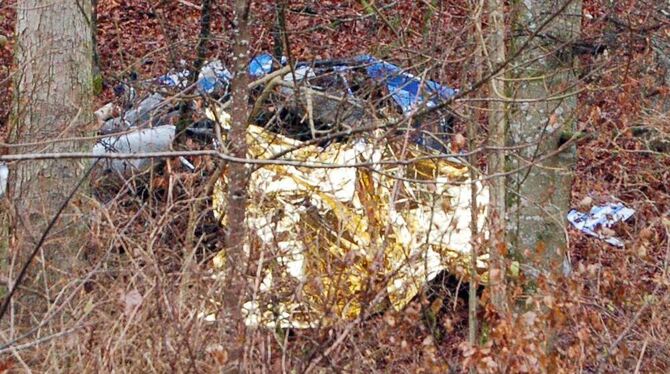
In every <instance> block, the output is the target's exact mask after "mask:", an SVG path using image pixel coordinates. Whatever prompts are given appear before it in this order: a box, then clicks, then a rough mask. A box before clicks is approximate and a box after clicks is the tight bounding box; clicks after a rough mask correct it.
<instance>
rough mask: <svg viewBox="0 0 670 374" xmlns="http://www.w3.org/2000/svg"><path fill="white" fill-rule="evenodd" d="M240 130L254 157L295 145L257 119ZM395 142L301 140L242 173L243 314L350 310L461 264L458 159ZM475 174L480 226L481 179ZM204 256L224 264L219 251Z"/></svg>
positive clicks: (294, 319) (275, 321) (265, 318)
mask: <svg viewBox="0 0 670 374" xmlns="http://www.w3.org/2000/svg"><path fill="white" fill-rule="evenodd" d="M217 118H219V120H220V121H221V118H226V119H227V116H226V114H225V113H219V114H218V115H217ZM221 122H225V121H221ZM224 127H226V126H224ZM247 141H248V144H249V152H248V154H249V157H250V158H253V159H259V160H268V159H271V158H272V157H273V156H274V155H276V154H278V153H280V152H282V151H285V150H287V149H293V148H294V147H296V146H300V145H301V142H299V141H297V140H293V139H290V138H287V137H284V136H281V135H278V134H275V133H271V132H269V131H266V130H265V129H263V128H261V127H257V126H249V128H248V132H247ZM396 143H398V144H395V143H393V142H389V141H386V140H379V139H374V138H369V139H357V140H350V141H348V142H344V143H333V144H330V145H328V146H326V147H325V148H322V147H318V146H313V145H311V146H305V147H303V148H300V149H298V150H295V151H293V152H291V153H289V154H287V155H285V156H283V157H281V158H279V160H284V161H286V160H290V162H292V163H293V164H292V165H279V164H273V165H264V166H262V167H260V168H258V169H257V170H256V171H254V172H253V173H252V174H251V178H250V182H249V190H248V193H249V199H248V208H247V215H246V225H247V228H248V230H249V236H250V238H249V240H248V243H247V250H251V249H253V251H250V252H253V253H256V254H257V256H258V258H259V259H258V261H260V263H261V264H262V271H261V272H260V273H261V278H262V281H261V282H259V284H258V285H257V289H256V292H254V296H253V300H250V301H248V302H247V303H246V304H245V305H244V310H243V311H244V313H245V314H246V316H247V317H246V318H247V320H246V322H247V324H249V325H264V326H270V327H273V326H280V327H298V328H300V327H309V326H316V325H323V324H328V323H332V322H333V321H335V320H338V319H354V318H356V317H358V316H359V315H360V314H361V312H362V311H363V310H366V311H368V312H374V311H378V310H380V308H383V307H385V306H388V304H389V303H390V304H391V305H392V306H393V307H394V308H396V309H400V308H402V307H404V306H405V305H406V304H407V303H408V302H409V301H410V300H411V299H412V298H413V297H414V296H416V295H417V293H418V292H419V291H420V290H421V288H422V287H423V286H424V285H425V284H426V282H427V281H429V280H431V279H433V278H434V277H435V276H436V275H437V274H438V273H439V272H440V271H442V270H444V269H450V270H452V271H455V270H456V269H458V268H461V269H467V266H468V265H467V264H468V262H469V254H470V252H471V232H470V222H471V212H470V211H471V183H470V182H469V180H468V171H467V168H466V167H464V166H463V165H461V164H459V163H458V162H456V161H449V160H446V159H444V158H442V159H439V158H438V157H436V156H437V154H435V153H431V152H430V151H427V150H425V149H421V148H419V147H418V146H416V145H413V144H411V143H410V142H408V141H407V139H400V140H399V141H398V142H396ZM298 163H300V164H303V165H299V164H298ZM317 166H329V168H321V167H317ZM335 166H337V167H335ZM226 183H227V181H226V178H225V177H222V178H221V179H220V180H219V183H218V184H217V186H216V188H215V192H214V195H213V208H214V211H215V214H216V216H217V217H218V218H219V219H220V220H221V223H222V224H223V225H226V219H225V210H226V209H225V208H226V199H227V196H226V188H225V186H226ZM476 186H477V189H478V194H477V196H478V197H477V204H478V206H479V207H480V208H481V210H480V211H479V217H481V218H480V219H479V222H478V226H479V227H482V226H483V220H484V217H485V212H484V207H486V206H487V203H488V191H487V190H486V189H484V188H482V186H481V184H479V183H476ZM214 263H215V266H218V267H221V266H223V264H225V253H224V251H222V252H221V253H219V254H218V255H217V257H216V258H215V259H214ZM481 266H482V267H483V264H481Z"/></svg>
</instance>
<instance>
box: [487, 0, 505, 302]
mask: <svg viewBox="0 0 670 374" xmlns="http://www.w3.org/2000/svg"><path fill="white" fill-rule="evenodd" d="M488 8H489V27H490V32H489V38H488V39H489V43H488V44H489V45H488V65H489V70H491V71H494V69H496V68H497V67H498V66H501V65H502V64H503V63H504V62H505V54H506V46H505V18H504V13H503V12H504V8H505V4H504V2H503V1H502V0H489V1H488ZM489 91H490V93H491V95H492V96H493V97H494V98H498V97H499V96H502V95H504V93H505V81H504V80H503V73H500V75H498V76H495V77H492V78H491V81H490V83H489ZM489 110H490V111H489V143H490V145H492V146H494V147H498V150H495V151H493V152H492V153H491V154H490V155H489V166H488V167H489V174H491V175H500V174H502V173H504V171H505V150H504V149H502V148H503V147H504V146H505V131H506V129H507V104H506V103H505V102H504V101H492V102H491V103H490V104H489ZM505 193H506V192H505V178H504V177H497V178H492V179H491V209H490V212H491V218H492V219H491V233H492V234H491V239H492V243H491V247H490V257H491V263H490V270H491V271H490V272H489V275H490V278H491V279H490V280H489V281H490V283H491V300H492V302H493V305H494V306H495V308H496V309H497V311H498V312H499V313H502V312H504V311H505V309H506V299H507V298H506V296H505V294H506V293H505V268H506V266H505V261H504V260H505V259H504V255H505V252H506V251H504V249H505V212H506V206H505V204H506V202H505Z"/></svg>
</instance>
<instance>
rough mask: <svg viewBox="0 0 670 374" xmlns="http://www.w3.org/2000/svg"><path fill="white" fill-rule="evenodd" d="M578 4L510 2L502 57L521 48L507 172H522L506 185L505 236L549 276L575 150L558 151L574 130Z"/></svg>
mask: <svg viewBox="0 0 670 374" xmlns="http://www.w3.org/2000/svg"><path fill="white" fill-rule="evenodd" d="M566 1H568V2H569V3H566ZM581 6H582V4H581V1H578V0H573V1H570V0H563V1H557V0H524V1H518V2H516V7H517V8H516V12H515V13H516V14H517V18H516V19H515V20H513V27H512V34H513V35H514V37H513V39H512V40H511V51H510V52H511V53H510V55H511V54H513V53H514V52H515V48H518V47H519V46H521V45H523V44H524V43H526V42H527V41H529V45H528V46H527V48H525V49H524V50H523V51H522V52H521V54H520V55H519V57H518V58H517V59H515V60H514V61H513V62H512V64H511V68H512V76H513V78H514V79H513V80H512V82H511V83H512V84H510V87H511V95H510V96H511V98H512V99H513V100H512V103H511V105H510V112H509V113H510V114H509V124H508V126H509V127H508V145H509V146H512V147H514V148H513V149H516V148H517V147H520V148H519V149H518V150H516V151H514V152H512V153H508V162H507V167H508V168H509V169H512V170H515V169H517V168H526V169H523V170H522V171H521V172H518V173H513V174H512V175H511V177H509V178H508V181H507V182H508V186H507V187H508V188H507V195H506V199H507V209H508V212H507V222H508V227H507V232H508V241H509V243H510V249H511V250H512V253H513V254H515V255H517V256H519V258H521V259H523V261H522V262H524V263H525V264H527V265H530V267H529V268H527V269H530V270H531V272H533V273H536V272H535V271H544V272H548V273H549V274H556V273H558V272H560V270H561V266H562V264H564V255H563V253H564V250H565V248H566V234H565V232H566V230H565V222H566V220H565V216H566V213H567V210H568V209H569V204H570V191H571V185H572V175H573V171H572V169H573V166H574V163H575V157H576V149H575V147H574V146H569V147H563V148H564V149H563V150H562V151H560V152H559V148H560V147H561V144H560V143H561V141H562V140H561V135H562V134H565V133H569V132H570V131H571V130H573V129H574V124H575V117H574V113H575V107H576V105H577V97H576V95H573V94H572V93H574V92H575V91H576V90H577V88H578V86H577V79H576V77H575V74H574V72H573V64H574V62H575V60H574V58H573V56H572V52H571V47H570V43H569V42H570V41H573V40H575V39H576V38H577V37H578V36H579V33H580V28H581ZM547 20H550V21H549V23H548V24H547V25H546V27H544V28H543V29H542V30H539V32H538V31H537V29H538V28H539V27H540V26H541V25H543V24H544V23H545V22H546V21H547ZM534 33H536V34H537V36H536V37H534V38H532V39H530V37H531V36H532V35H533V34H534ZM528 255H530V256H531V257H532V258H528V257H527V256H528Z"/></svg>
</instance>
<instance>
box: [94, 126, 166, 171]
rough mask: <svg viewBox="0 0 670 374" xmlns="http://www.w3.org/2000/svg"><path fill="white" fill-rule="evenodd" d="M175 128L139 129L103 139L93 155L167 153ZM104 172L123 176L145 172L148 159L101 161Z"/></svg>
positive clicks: (95, 147)
mask: <svg viewBox="0 0 670 374" xmlns="http://www.w3.org/2000/svg"><path fill="white" fill-rule="evenodd" d="M175 132H176V128H175V126H172V125H166V126H158V127H152V128H146V129H139V130H135V131H132V132H129V133H127V134H123V135H119V136H110V137H107V138H103V139H102V140H100V142H98V144H96V145H95V146H94V147H93V154H94V155H104V154H109V153H146V152H161V151H168V150H170V148H171V147H172V141H173V140H174V138H175ZM101 163H102V164H103V165H104V168H105V171H113V172H115V173H118V174H120V175H123V176H130V175H132V174H134V173H137V172H141V171H144V170H146V169H147V168H149V167H150V166H151V160H150V159H132V160H109V159H104V160H102V161H101Z"/></svg>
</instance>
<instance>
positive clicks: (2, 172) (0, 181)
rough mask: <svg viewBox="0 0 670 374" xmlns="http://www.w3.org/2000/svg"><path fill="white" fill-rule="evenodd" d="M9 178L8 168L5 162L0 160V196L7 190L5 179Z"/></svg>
mask: <svg viewBox="0 0 670 374" xmlns="http://www.w3.org/2000/svg"><path fill="white" fill-rule="evenodd" d="M8 178H9V168H8V167H7V165H6V164H5V163H2V162H0V197H1V196H2V195H4V194H5V192H6V191H7V179H8Z"/></svg>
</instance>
